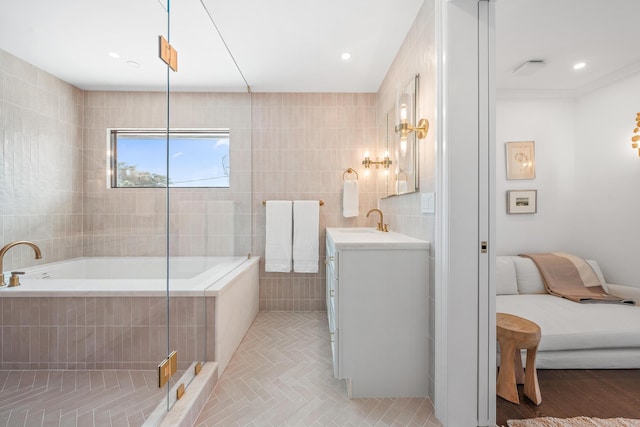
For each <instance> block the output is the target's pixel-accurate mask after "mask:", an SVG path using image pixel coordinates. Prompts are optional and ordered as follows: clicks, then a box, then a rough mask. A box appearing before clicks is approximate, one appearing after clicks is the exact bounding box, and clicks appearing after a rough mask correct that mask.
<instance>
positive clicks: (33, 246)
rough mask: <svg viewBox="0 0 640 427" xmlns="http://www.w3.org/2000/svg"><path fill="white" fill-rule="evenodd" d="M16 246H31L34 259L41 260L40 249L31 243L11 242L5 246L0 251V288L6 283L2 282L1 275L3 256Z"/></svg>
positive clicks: (22, 241)
mask: <svg viewBox="0 0 640 427" xmlns="http://www.w3.org/2000/svg"><path fill="white" fill-rule="evenodd" d="M18 245H27V246H31V247H32V248H33V250H34V252H35V253H36V259H41V258H42V253H41V252H40V248H39V247H38V245H36V244H35V243H33V242H29V241H28V240H18V241H16V242H11V243H8V244H6V245H5V246H4V247H3V248H2V249H0V276H2V284H0V286H5V285H6V283H5V282H4V273H3V271H4V270H3V268H2V267H3V263H4V254H6V253H7V251H8V250H9V249H11V248H12V247H14V246H18Z"/></svg>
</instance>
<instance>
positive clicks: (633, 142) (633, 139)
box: [631, 113, 640, 156]
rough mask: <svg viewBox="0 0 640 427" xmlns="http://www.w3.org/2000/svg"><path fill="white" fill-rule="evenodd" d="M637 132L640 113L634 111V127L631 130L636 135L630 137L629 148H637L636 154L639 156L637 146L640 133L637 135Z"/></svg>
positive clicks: (639, 152) (639, 149) (639, 126)
mask: <svg viewBox="0 0 640 427" xmlns="http://www.w3.org/2000/svg"><path fill="white" fill-rule="evenodd" d="M638 132H640V113H636V128H635V129H634V130H633V133H635V134H636V135H633V136H632V137H631V148H633V149H634V150H638V156H640V148H638V141H640V135H638Z"/></svg>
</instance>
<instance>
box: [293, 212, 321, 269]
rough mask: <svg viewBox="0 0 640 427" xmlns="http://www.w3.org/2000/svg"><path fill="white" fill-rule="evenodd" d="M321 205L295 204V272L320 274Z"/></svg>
mask: <svg viewBox="0 0 640 427" xmlns="http://www.w3.org/2000/svg"><path fill="white" fill-rule="evenodd" d="M319 224H320V203H319V202H318V201H317V200H296V201H294V202H293V271H295V272H296V273H317V272H318V256H319V255H318V240H319V238H320V236H319V232H318V230H319V227H320V225H319Z"/></svg>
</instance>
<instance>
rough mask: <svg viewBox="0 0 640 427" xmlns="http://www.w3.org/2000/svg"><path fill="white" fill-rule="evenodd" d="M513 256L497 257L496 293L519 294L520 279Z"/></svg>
mask: <svg viewBox="0 0 640 427" xmlns="http://www.w3.org/2000/svg"><path fill="white" fill-rule="evenodd" d="M512 258H515V257H512V256H499V257H496V295H517V294H518V281H517V279H516V266H515V264H514V263H513V259H512Z"/></svg>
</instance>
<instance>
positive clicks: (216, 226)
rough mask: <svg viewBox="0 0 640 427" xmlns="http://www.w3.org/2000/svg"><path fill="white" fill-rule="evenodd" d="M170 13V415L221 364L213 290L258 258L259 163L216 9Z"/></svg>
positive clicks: (181, 6)
mask: <svg viewBox="0 0 640 427" xmlns="http://www.w3.org/2000/svg"><path fill="white" fill-rule="evenodd" d="M168 6H169V29H170V31H169V33H168V34H169V36H170V37H167V39H168V42H169V44H170V45H171V48H170V49H169V51H170V52H175V53H173V55H175V54H177V61H174V62H175V63H174V65H175V67H174V68H175V69H171V68H169V70H168V76H167V107H168V109H167V126H166V129H165V132H166V136H167V140H166V159H167V178H168V186H167V187H166V215H167V219H168V220H167V225H166V226H167V236H166V237H167V240H166V252H167V266H168V276H167V277H168V280H167V296H168V300H167V315H168V324H169V329H168V347H167V355H170V354H172V353H173V352H174V351H175V352H176V353H177V369H178V374H179V375H176V376H175V383H173V382H172V385H171V389H170V391H169V392H168V409H169V410H171V408H172V407H173V406H174V404H175V401H176V399H177V396H178V395H180V394H181V393H182V390H185V393H188V392H189V386H190V384H191V382H192V381H193V380H194V379H195V378H196V373H197V372H200V370H201V369H202V370H204V371H205V373H206V367H207V363H209V362H214V361H217V360H216V359H217V357H216V350H219V349H216V344H215V343H216V334H217V333H218V331H217V330H216V328H223V327H224V325H223V324H218V325H217V324H216V296H215V292H214V291H212V289H214V288H216V286H217V285H216V281H219V280H220V279H224V278H225V276H227V275H228V274H229V273H232V271H233V270H234V269H236V268H241V265H242V264H243V263H244V262H246V260H247V258H248V256H249V255H250V254H251V245H252V228H251V227H252V215H251V212H252V206H251V204H252V197H251V194H252V192H251V185H252V176H251V162H252V161H251V94H250V93H249V91H248V87H247V84H246V82H245V81H244V78H243V76H242V75H241V73H240V72H239V71H238V70H237V69H236V68H235V64H234V61H233V59H232V58H231V56H230V54H229V52H228V51H227V48H226V45H225V43H224V42H223V41H222V39H221V36H220V34H219V32H218V29H217V28H216V25H215V10H214V9H212V8H210V6H211V7H213V6H214V2H207V1H202V2H199V1H188V2H177V1H173V2H170V4H168ZM173 59H175V56H174V57H173ZM170 62H171V61H170ZM229 70H231V71H229ZM218 283H219V282H218ZM219 373H221V372H219ZM181 386H183V387H184V389H181Z"/></svg>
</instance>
